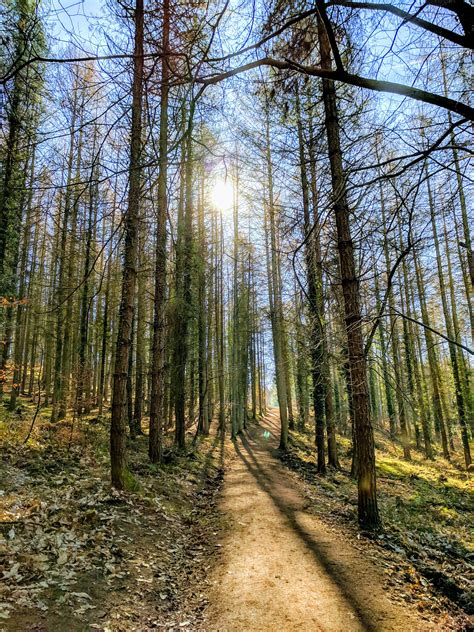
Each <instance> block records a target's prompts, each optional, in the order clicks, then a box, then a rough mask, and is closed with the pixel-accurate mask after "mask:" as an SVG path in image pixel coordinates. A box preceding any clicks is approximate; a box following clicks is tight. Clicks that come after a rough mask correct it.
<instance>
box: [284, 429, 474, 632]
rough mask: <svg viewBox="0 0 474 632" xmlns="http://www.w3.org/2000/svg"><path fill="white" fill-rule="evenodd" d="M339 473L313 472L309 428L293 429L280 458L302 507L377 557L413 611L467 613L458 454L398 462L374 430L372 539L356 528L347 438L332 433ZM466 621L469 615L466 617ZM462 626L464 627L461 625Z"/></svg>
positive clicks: (466, 481)
mask: <svg viewBox="0 0 474 632" xmlns="http://www.w3.org/2000/svg"><path fill="white" fill-rule="evenodd" d="M338 440H339V461H340V466H341V469H340V470H339V471H336V470H333V469H329V470H328V473H327V475H326V476H319V475H318V474H317V473H316V464H315V459H314V433H313V432H312V430H309V429H308V430H307V431H306V432H298V431H293V432H292V433H291V437H290V449H289V451H288V452H287V453H286V454H281V455H280V458H281V460H282V461H283V463H284V464H285V465H286V466H287V467H288V468H289V469H290V470H291V471H292V472H294V473H296V474H297V476H298V477H299V478H302V479H303V480H304V481H305V483H306V486H305V492H306V496H307V499H308V504H307V510H308V511H310V512H312V513H314V514H315V515H317V516H318V517H320V518H321V519H323V520H324V521H326V522H329V523H332V524H337V525H339V526H341V527H342V528H344V529H345V530H346V531H347V535H348V537H352V538H353V539H355V540H358V542H359V545H360V546H361V547H362V548H365V549H369V550H370V554H372V555H375V556H376V558H378V563H379V564H381V565H382V566H384V567H385V568H386V573H387V575H389V576H390V577H391V580H390V581H391V583H393V584H394V585H395V586H396V585H399V586H404V587H405V588H408V590H402V591H401V594H402V595H403V598H404V599H405V600H407V601H413V602H416V603H417V606H418V607H419V609H420V610H431V611H433V612H443V611H447V610H448V611H451V612H453V613H454V614H455V615H456V614H457V615H459V616H460V621H461V620H462V621H467V618H466V617H468V616H471V617H472V615H473V614H474V595H473V592H472V580H473V569H474V543H473V539H472V524H473V509H474V505H473V491H474V487H473V482H472V475H471V474H469V473H467V472H466V471H465V469H464V468H463V466H462V463H461V458H462V457H461V456H460V457H459V459H458V458H456V457H454V458H453V459H452V461H451V462H448V461H446V460H445V459H443V458H441V457H438V458H437V459H436V460H435V461H428V460H426V459H425V458H424V457H423V455H422V454H420V453H419V452H417V451H416V450H413V451H412V461H411V462H407V461H405V460H403V452H402V449H401V446H400V445H399V444H398V443H397V442H395V441H392V440H391V439H389V438H388V437H387V436H386V435H384V434H383V433H380V432H376V435H375V441H376V454H377V460H376V467H377V491H378V497H379V509H380V512H381V518H382V521H383V531H382V532H381V533H379V534H378V535H376V536H374V537H373V538H366V537H361V535H360V534H359V532H358V529H357V512H356V509H357V486H356V483H355V481H354V480H353V479H351V477H350V476H349V472H350V467H351V446H350V441H349V440H348V439H346V438H344V437H339V439H338ZM471 622H472V619H471ZM467 625H469V624H467Z"/></svg>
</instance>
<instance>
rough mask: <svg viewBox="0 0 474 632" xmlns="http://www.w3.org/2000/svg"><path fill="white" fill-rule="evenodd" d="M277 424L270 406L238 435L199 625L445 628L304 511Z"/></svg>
mask: <svg viewBox="0 0 474 632" xmlns="http://www.w3.org/2000/svg"><path fill="white" fill-rule="evenodd" d="M278 425H279V424H278V417H277V415H276V413H275V412H274V411H273V412H271V413H270V414H269V415H268V417H267V418H266V419H265V420H264V421H263V422H262V424H261V425H259V426H255V427H253V428H252V429H251V430H250V431H249V432H248V433H247V434H245V435H244V436H242V437H241V438H239V440H238V441H236V442H235V450H236V453H237V456H236V458H235V459H234V460H233V462H232V464H231V465H230V467H229V469H228V471H227V473H226V477H225V483H224V488H223V497H222V501H221V507H220V509H221V511H222V512H223V513H224V515H226V517H227V519H228V529H227V532H226V535H225V538H224V539H223V542H222V555H221V560H220V563H219V564H218V566H217V567H216V569H215V571H214V575H213V577H211V579H212V584H213V587H212V590H211V594H210V606H209V607H208V609H207V611H206V615H205V622H204V626H203V629H205V630H206V632H207V631H209V632H210V631H211V630H214V631H215V630H219V631H221V632H224V631H228V632H231V631H234V630H235V631H239V632H240V631H250V630H251V631H252V632H257V631H263V630H278V631H284V632H290V631H293V630H295V631H296V630H298V631H304V630H308V631H310V630H311V632H316V631H318V630H321V631H322V630H324V631H325V632H329V631H334V632H336V631H337V632H346V631H347V632H349V631H353V630H357V631H359V630H368V631H397V632H398V631H401V630H403V631H404V632H409V631H416V632H422V631H423V632H425V631H428V630H447V629H452V628H450V626H447V625H446V620H445V621H444V623H441V622H438V623H436V622H434V621H433V620H432V619H428V618H425V616H424V615H422V614H420V613H419V612H417V610H416V606H414V605H412V604H400V603H396V601H395V599H396V595H395V594H393V593H392V592H391V591H393V589H392V588H390V587H389V586H388V582H387V577H386V576H384V573H383V571H382V570H379V568H377V567H376V566H375V565H374V564H373V563H372V562H371V561H370V560H369V559H367V558H366V557H365V556H364V555H363V553H362V552H361V551H360V550H358V548H356V547H355V546H354V545H352V544H351V543H349V542H347V541H344V540H345V539H344V534H343V532H342V531H339V530H338V529H337V528H335V527H334V526H331V525H327V524H325V523H324V522H322V521H321V520H320V519H319V518H317V517H316V516H314V515H311V514H309V513H308V512H307V511H305V505H306V501H305V497H304V491H303V487H302V483H301V482H300V481H298V480H296V479H295V477H293V476H292V475H291V474H290V473H289V472H288V470H286V469H285V468H284V466H282V465H281V464H280V462H279V460H278V459H277V457H276V455H275V450H276V448H277V445H278V440H277V437H278Z"/></svg>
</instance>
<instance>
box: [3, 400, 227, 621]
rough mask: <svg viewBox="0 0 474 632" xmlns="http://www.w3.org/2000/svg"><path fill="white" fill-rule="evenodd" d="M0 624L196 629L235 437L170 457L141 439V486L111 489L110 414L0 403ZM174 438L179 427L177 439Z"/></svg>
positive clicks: (137, 469)
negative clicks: (157, 457)
mask: <svg viewBox="0 0 474 632" xmlns="http://www.w3.org/2000/svg"><path fill="white" fill-rule="evenodd" d="M0 411H1V418H0V449H1V450H2V462H1V479H2V480H1V484H0V488H1V491H0V494H1V496H0V525H1V533H0V537H1V541H0V563H1V568H0V576H1V575H3V579H2V594H1V595H0V602H1V603H0V629H1V630H8V631H10V630H11V631H13V630H15V631H18V630H26V629H30V630H41V631H43V630H44V631H50V630H51V631H52V630H54V631H60V630H68V632H75V631H83V630H93V629H98V630H102V631H104V632H108V631H114V632H115V631H117V632H118V631H127V632H128V631H131V630H140V631H142V630H148V629H150V630H151V629H196V628H197V627H199V618H200V612H201V611H202V609H203V608H204V607H205V605H206V584H207V581H208V580H207V571H208V570H209V568H210V565H211V564H212V560H213V556H214V555H216V554H217V552H218V550H219V549H218V546H217V545H216V544H215V536H216V535H217V533H218V531H219V530H220V528H221V518H220V516H219V513H218V511H217V509H216V498H217V494H218V490H219V488H220V485H221V482H222V478H223V468H224V461H225V457H226V455H225V448H224V446H223V445H222V443H221V442H220V441H217V440H216V438H214V437H209V438H206V439H205V440H202V441H200V442H199V445H198V447H196V448H192V447H191V440H192V437H191V436H190V437H189V439H190V441H189V444H190V447H189V449H188V450H187V454H186V455H183V454H181V455H178V454H175V453H173V452H172V451H171V450H168V451H167V453H166V457H167V458H166V461H167V462H166V464H165V465H163V466H162V467H155V466H152V465H150V464H149V463H148V462H147V441H146V437H139V438H138V439H137V440H136V441H135V442H133V443H132V442H131V444H130V469H131V471H132V474H133V476H134V478H135V480H136V483H137V485H136V490H135V491H133V492H127V493H119V492H116V491H114V490H112V489H111V487H110V483H109V472H108V463H109V460H108V429H107V424H106V423H105V421H102V420H100V419H95V420H94V419H93V418H89V419H82V420H81V421H80V422H79V421H77V420H76V422H75V424H74V426H75V427H74V428H73V427H72V423H71V420H69V419H68V420H65V421H63V422H60V423H58V424H56V425H55V426H52V425H51V424H50V423H49V422H48V414H49V413H50V411H48V410H47V409H46V410H43V411H42V413H41V415H40V416H39V417H38V419H37V422H36V425H35V429H34V431H33V434H32V436H31V438H30V440H29V441H28V443H27V444H26V445H24V439H25V437H26V435H27V433H28V428H29V425H30V423H31V418H32V415H33V407H32V405H31V404H29V403H27V402H26V401H23V402H22V405H21V408H20V409H19V410H18V412H15V413H12V414H10V413H7V412H6V411H5V409H4V408H3V407H0ZM170 442H171V438H170Z"/></svg>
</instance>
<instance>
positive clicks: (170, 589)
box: [0, 400, 473, 632]
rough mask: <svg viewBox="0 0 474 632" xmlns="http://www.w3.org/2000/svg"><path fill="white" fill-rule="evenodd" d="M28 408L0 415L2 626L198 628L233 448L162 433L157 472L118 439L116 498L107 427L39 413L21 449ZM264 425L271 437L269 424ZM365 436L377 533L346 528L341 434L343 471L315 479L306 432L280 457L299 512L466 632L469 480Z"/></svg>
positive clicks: (352, 520) (427, 612)
mask: <svg viewBox="0 0 474 632" xmlns="http://www.w3.org/2000/svg"><path fill="white" fill-rule="evenodd" d="M34 409H35V406H34V404H32V403H31V402H29V401H27V400H22V401H21V406H20V407H19V409H18V410H17V411H16V412H14V413H8V412H7V411H6V410H5V408H4V407H3V406H1V407H0V449H1V450H2V461H1V463H0V469H1V472H0V474H1V479H2V480H1V484H0V489H1V491H0V526H1V532H0V538H1V539H0V563H1V568H0V576H1V575H2V574H3V581H2V594H1V595H0V602H1V603H0V630H5V631H8V632H10V631H13V630H15V631H18V630H24V629H31V630H37V631H49V630H54V631H61V630H68V632H79V631H83V630H94V629H97V630H101V631H102V632H125V631H127V632H128V631H133V630H139V631H144V630H153V629H168V630H179V629H190V630H200V629H202V630H204V629H206V628H205V627H202V625H204V626H205V625H206V624H205V623H203V624H202V622H203V618H202V617H203V616H205V613H206V608H207V605H208V600H209V598H210V596H211V595H212V593H213V590H214V589H215V586H213V585H212V583H211V582H212V579H211V578H212V577H214V576H215V571H216V569H219V567H220V563H218V562H219V560H220V558H221V556H220V553H221V551H222V548H221V542H222V541H223V535H225V532H227V531H228V518H227V516H226V515H225V514H224V513H223V508H222V504H221V499H220V489H221V485H222V480H223V476H224V470H225V468H226V465H227V464H228V463H229V462H230V460H231V459H233V458H235V457H233V456H231V455H234V454H235V453H236V452H238V450H237V448H238V445H239V444H235V446H233V445H232V443H231V442H230V440H228V441H226V442H225V443H224V444H223V443H222V442H220V441H218V440H217V439H216V438H215V437H214V436H210V437H208V438H206V439H204V440H200V441H199V442H198V444H197V445H196V446H194V447H193V445H192V435H191V434H189V435H188V446H189V447H188V450H187V452H186V454H178V453H176V452H174V451H173V449H172V436H170V437H169V444H168V446H167V449H166V459H165V461H166V462H165V464H164V465H162V466H161V467H156V466H152V465H150V464H149V463H148V459H147V440H146V437H139V438H138V439H137V440H136V441H133V442H130V445H129V457H130V458H129V460H130V469H131V471H132V474H133V476H134V479H135V480H136V489H135V491H133V492H127V493H119V492H116V491H113V490H112V489H111V487H110V483H109V457H108V421H107V419H100V418H97V417H94V416H92V415H90V416H88V417H87V418H83V419H81V420H77V419H76V420H75V421H73V420H72V419H67V420H64V421H63V422H59V423H57V424H55V425H54V426H53V425H52V424H50V422H49V421H48V419H49V415H50V410H48V409H44V410H42V411H41V413H40V415H39V416H38V419H37V420H36V424H35V428H34V430H33V433H32V435H31V437H30V439H29V441H28V442H27V443H26V444H25V443H24V441H25V437H26V436H27V434H28V430H29V427H30V424H31V419H32V417H33V414H34ZM265 423H273V424H274V426H275V427H274V428H273V429H272V428H270V430H272V431H273V432H274V433H278V420H277V418H275V416H272V417H271V420H270V421H268V420H266V421H265ZM376 440H377V452H378V454H377V458H378V465H377V467H378V474H379V497H380V507H381V512H382V518H383V521H384V527H385V530H384V532H383V533H381V534H379V536H378V537H377V538H376V539H375V540H373V539H369V538H365V537H361V535H360V534H359V533H358V530H357V524H356V486H355V483H354V481H352V480H351V479H350V477H349V476H348V470H349V467H350V453H349V441H348V440H346V439H344V438H340V458H341V466H342V470H341V471H338V472H335V471H330V472H329V473H328V475H327V476H326V477H319V476H317V474H316V472H315V463H314V438H313V435H312V434H311V433H310V432H308V433H299V432H293V433H292V436H291V446H290V450H289V452H288V453H287V454H286V455H284V456H282V455H279V456H280V458H281V459H282V460H283V462H284V464H285V465H286V466H287V468H288V469H287V471H288V475H289V476H290V477H292V478H295V479H298V480H302V481H303V487H304V493H305V496H306V504H305V506H304V511H305V512H308V515H309V516H310V515H311V514H315V515H316V516H317V517H318V518H320V519H321V521H323V522H325V523H326V524H328V525H329V526H330V527H333V528H334V530H335V531H337V533H338V537H340V538H342V539H344V540H345V539H347V541H348V542H349V543H350V544H351V545H353V546H355V547H356V548H357V549H359V550H360V551H361V554H362V555H363V556H364V558H365V557H366V558H368V559H370V560H371V561H372V562H373V563H374V564H375V566H376V567H377V568H382V569H384V571H385V573H386V576H387V586H391V588H392V592H393V593H394V594H396V595H397V596H398V597H397V598H398V599H399V600H401V601H403V602H406V603H407V606H409V607H410V608H416V610H418V611H419V612H420V613H422V614H423V616H424V617H426V618H427V620H428V619H433V620H439V619H440V617H441V618H443V617H446V625H445V627H444V628H442V629H444V630H468V629H471V628H470V624H469V621H468V619H467V616H466V614H467V613H469V612H471V613H472V599H471V598H470V596H469V592H468V588H469V580H470V573H471V571H472V561H473V549H472V542H470V539H469V526H470V518H471V517H472V513H471V514H470V513H469V510H470V505H469V502H470V496H469V493H470V491H472V486H471V481H470V480H469V478H468V475H467V474H466V473H465V472H463V470H462V468H461V466H460V464H458V463H457V462H456V461H454V460H453V462H452V463H448V462H446V461H443V460H441V459H439V460H438V461H436V462H434V463H431V462H427V461H425V460H424V459H423V458H422V457H421V455H419V454H417V453H416V452H414V453H413V461H412V462H411V463H407V462H405V461H403V460H402V458H401V450H400V448H399V446H398V445H396V444H394V443H392V442H391V441H389V440H387V438H386V437H384V436H382V435H377V437H376ZM299 484H300V485H301V483H299ZM224 508H225V507H224ZM471 524H472V523H471Z"/></svg>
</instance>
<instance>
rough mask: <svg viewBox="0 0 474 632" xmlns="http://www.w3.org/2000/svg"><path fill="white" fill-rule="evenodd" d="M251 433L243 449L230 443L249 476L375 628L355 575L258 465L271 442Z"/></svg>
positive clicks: (243, 439)
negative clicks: (265, 442) (324, 545)
mask: <svg viewBox="0 0 474 632" xmlns="http://www.w3.org/2000/svg"><path fill="white" fill-rule="evenodd" d="M267 422H268V420H267ZM269 425H270V426H271V428H272V434H274V431H273V430H274V424H273V423H269ZM258 431H259V432H261V428H258ZM253 435H254V432H253V431H252V430H250V431H249V432H247V433H246V434H245V435H242V436H241V444H242V448H243V450H242V449H241V447H240V446H239V443H238V442H235V444H234V445H235V449H236V452H237V455H238V456H239V458H240V459H241V460H242V462H243V463H244V465H245V467H246V468H247V469H248V471H249V472H250V474H251V475H252V476H253V478H254V479H255V481H256V483H257V484H258V486H259V487H260V489H261V490H262V491H263V492H265V493H266V494H267V495H268V496H269V497H270V499H271V500H272V502H273V504H274V505H275V507H276V508H277V509H278V510H279V512H280V513H281V514H282V515H283V516H284V518H285V519H286V522H287V523H288V525H289V526H290V527H291V529H292V530H293V531H294V533H296V535H297V536H298V537H299V538H300V539H301V541H302V542H303V544H304V545H305V546H306V547H307V549H308V550H309V551H310V552H311V553H312V555H313V557H314V559H315V560H316V562H317V563H318V564H319V565H320V566H321V567H322V568H323V569H324V571H325V572H326V574H327V576H328V577H329V578H330V579H331V581H332V582H333V583H334V584H335V585H336V586H337V588H338V589H339V591H340V593H341V595H342V596H343V598H344V599H345V600H346V601H347V603H348V604H349V605H350V606H351V608H352V610H353V611H354V612H355V614H356V615H357V616H358V618H359V622H360V624H361V625H362V626H363V627H364V629H365V630H367V631H368V632H376V631H377V629H378V627H377V625H376V624H374V623H373V622H372V621H371V620H370V618H369V617H370V613H369V612H367V606H366V603H365V602H366V596H364V595H362V594H358V592H357V590H356V587H355V586H354V582H355V578H354V577H350V576H348V574H347V570H346V569H344V568H343V567H342V566H341V564H340V562H339V561H337V560H335V559H333V558H332V557H331V556H330V555H328V553H327V552H326V551H324V550H323V549H322V548H321V546H320V545H319V544H318V542H317V541H316V540H315V538H314V536H313V535H311V534H310V533H308V532H307V531H306V530H305V528H304V527H303V526H302V525H301V524H300V523H299V522H298V518H297V515H296V513H297V510H296V509H294V508H293V507H292V506H291V504H288V503H286V502H285V501H284V500H282V499H281V498H280V497H279V495H278V493H277V490H276V489H275V481H274V480H273V477H272V474H271V471H268V470H267V469H265V468H264V467H262V466H261V464H260V463H259V461H258V459H257V457H256V454H258V453H261V454H263V453H265V452H268V451H269V449H270V450H271V446H269V445H259V443H257V442H256V440H255V436H253ZM298 511H299V509H298Z"/></svg>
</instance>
